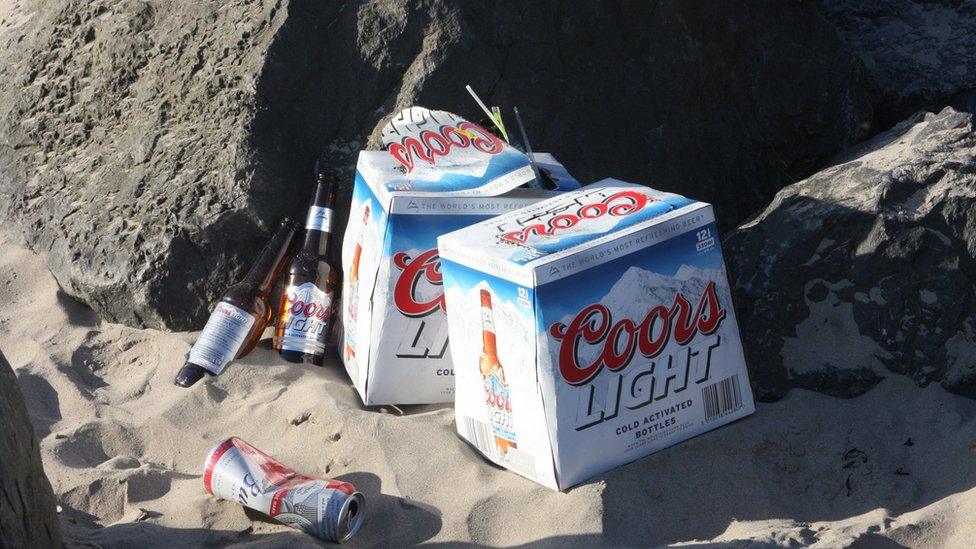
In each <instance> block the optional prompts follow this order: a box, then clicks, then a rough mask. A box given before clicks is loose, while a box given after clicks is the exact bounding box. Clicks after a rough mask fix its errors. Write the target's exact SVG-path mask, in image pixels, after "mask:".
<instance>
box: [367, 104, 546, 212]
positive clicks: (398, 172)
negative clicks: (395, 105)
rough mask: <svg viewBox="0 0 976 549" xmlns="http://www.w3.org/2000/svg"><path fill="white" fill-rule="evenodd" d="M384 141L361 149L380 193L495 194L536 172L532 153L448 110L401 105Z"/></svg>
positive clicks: (521, 183)
mask: <svg viewBox="0 0 976 549" xmlns="http://www.w3.org/2000/svg"><path fill="white" fill-rule="evenodd" d="M383 146H384V148H385V149H386V150H385V151H364V152H363V153H361V155H360V170H363V168H364V167H366V168H368V171H369V173H370V175H371V177H369V178H368V179H369V180H370V183H371V185H372V186H373V190H374V192H376V194H377V195H391V194H406V195H411V196H426V195H437V196H494V195H498V194H502V193H504V192H505V191H508V190H511V189H514V188H515V187H518V186H519V185H523V184H525V183H528V182H529V181H532V180H533V179H534V178H535V175H534V173H533V171H532V167H531V166H530V163H529V157H528V156H526V155H525V154H523V153H522V152H520V151H519V150H517V149H515V148H514V147H512V146H511V145H509V144H508V143H506V142H505V141H503V140H502V139H500V138H499V137H496V136H495V135H492V134H491V133H490V132H488V131H487V130H485V129H484V128H482V127H481V126H478V125H477V124H474V123H471V122H469V121H467V120H465V119H463V118H461V117H460V116H458V115H456V114H453V113H449V112H446V111H432V110H429V109H425V108H423V107H409V108H406V109H404V110H402V111H400V112H399V113H397V115H396V116H394V117H393V119H392V120H390V122H388V123H387V124H386V126H384V127H383ZM364 160H365V161H366V162H365V164H366V166H364V165H363V164H364ZM364 171H365V170H364Z"/></svg>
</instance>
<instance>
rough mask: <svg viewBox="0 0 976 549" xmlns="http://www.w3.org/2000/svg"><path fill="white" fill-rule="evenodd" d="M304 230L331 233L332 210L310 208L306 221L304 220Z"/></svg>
mask: <svg viewBox="0 0 976 549" xmlns="http://www.w3.org/2000/svg"><path fill="white" fill-rule="evenodd" d="M305 228H306V229H309V230H313V231H322V232H324V233H329V232H332V210H331V209H329V208H322V207H320V206H312V207H311V208H309V209H308V219H306V220H305Z"/></svg>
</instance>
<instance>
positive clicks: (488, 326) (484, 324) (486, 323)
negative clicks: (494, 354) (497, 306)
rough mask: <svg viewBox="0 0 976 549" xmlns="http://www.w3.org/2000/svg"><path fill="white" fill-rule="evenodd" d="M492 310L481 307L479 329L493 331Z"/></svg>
mask: <svg viewBox="0 0 976 549" xmlns="http://www.w3.org/2000/svg"><path fill="white" fill-rule="evenodd" d="M491 313H492V311H491V309H490V308H488V307H482V308H481V329H482V330H484V331H486V332H491V333H495V321H494V320H493V319H492V314H491Z"/></svg>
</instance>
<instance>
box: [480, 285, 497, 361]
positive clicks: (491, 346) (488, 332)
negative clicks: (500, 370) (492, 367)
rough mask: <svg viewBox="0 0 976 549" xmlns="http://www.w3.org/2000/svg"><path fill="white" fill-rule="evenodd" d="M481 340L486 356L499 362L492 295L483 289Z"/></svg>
mask: <svg viewBox="0 0 976 549" xmlns="http://www.w3.org/2000/svg"><path fill="white" fill-rule="evenodd" d="M481 341H482V345H483V350H484V353H485V356H487V357H488V358H489V359H490V360H491V361H493V363H494V364H498V350H497V347H496V341H495V319H494V311H492V309H491V295H490V294H489V293H488V292H486V291H484V290H482V291H481Z"/></svg>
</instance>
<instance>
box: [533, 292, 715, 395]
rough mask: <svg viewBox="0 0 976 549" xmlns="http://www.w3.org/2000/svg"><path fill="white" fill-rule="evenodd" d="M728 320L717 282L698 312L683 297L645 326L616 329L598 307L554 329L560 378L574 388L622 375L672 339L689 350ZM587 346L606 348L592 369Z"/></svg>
mask: <svg viewBox="0 0 976 549" xmlns="http://www.w3.org/2000/svg"><path fill="white" fill-rule="evenodd" d="M725 316H726V311H725V309H723V308H722V307H721V306H720V305H719V302H718V296H717V295H716V293H715V282H714V281H712V282H709V283H708V286H707V287H706V288H705V291H704V292H703V293H702V295H701V299H699V300H698V305H697V306H696V307H694V310H692V306H691V303H690V302H689V301H688V300H687V299H686V298H685V296H684V295H683V294H681V293H678V295H676V296H675V297H674V303H672V304H671V307H670V308H666V307H664V305H658V306H656V307H654V308H653V309H651V310H650V311H649V312H648V313H647V316H645V317H644V320H642V321H641V322H640V324H634V322H633V321H632V320H630V319H628V318H625V319H622V320H620V321H619V322H617V323H616V324H612V318H611V314H610V310H609V309H608V308H607V307H606V306H604V305H603V304H601V303H594V304H592V305H587V306H586V307H584V308H583V310H581V311H580V312H579V313H577V314H576V317H575V318H574V319H573V320H572V321H571V322H570V323H569V326H566V325H565V324H563V323H561V322H556V323H555V324H553V325H552V326H550V327H549V333H550V334H551V335H552V337H554V338H555V339H556V340H557V341H559V342H560V346H559V373H560V374H562V376H563V379H565V380H566V382H567V383H569V384H570V385H582V384H584V383H586V382H588V381H590V380H591V379H593V378H594V377H595V376H596V375H597V374H598V373H599V372H600V370H601V369H602V368H603V367H604V366H606V368H607V369H608V370H610V371H613V372H616V371H619V370H622V369H623V368H625V367H626V366H627V365H628V364H629V363H630V361H631V360H632V359H633V358H634V354H635V353H636V352H640V354H642V355H644V356H645V357H647V358H653V357H655V356H657V355H658V354H660V353H661V351H663V350H664V349H665V347H667V346H668V342H669V341H670V340H671V339H672V338H673V339H674V341H675V342H677V343H678V344H679V345H684V344H686V343H688V342H689V341H691V340H692V339H693V338H694V337H695V335H696V334H699V333H700V334H702V335H709V334H712V333H714V332H715V331H716V330H718V327H719V325H720V324H721V323H722V320H723V319H724V318H725ZM584 345H594V346H601V345H602V346H603V349H602V351H601V352H600V355H599V356H597V357H596V359H595V360H594V361H593V362H591V363H589V364H581V363H580V359H579V356H580V348H581V347H582V346H584Z"/></svg>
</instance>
